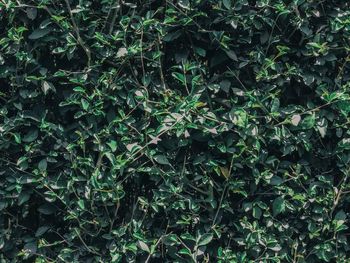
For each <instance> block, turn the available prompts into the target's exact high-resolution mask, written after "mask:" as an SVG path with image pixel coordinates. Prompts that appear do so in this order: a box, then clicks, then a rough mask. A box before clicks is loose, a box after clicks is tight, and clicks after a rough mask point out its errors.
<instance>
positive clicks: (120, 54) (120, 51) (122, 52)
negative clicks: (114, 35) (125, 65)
mask: <svg viewBox="0 0 350 263" xmlns="http://www.w3.org/2000/svg"><path fill="white" fill-rule="evenodd" d="M127 54H128V50H127V49H126V48H125V47H121V48H119V49H118V52H117V58H121V57H125V56H126V55H127Z"/></svg>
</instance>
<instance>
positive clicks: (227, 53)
mask: <svg viewBox="0 0 350 263" xmlns="http://www.w3.org/2000/svg"><path fill="white" fill-rule="evenodd" d="M225 52H226V55H227V56H228V57H229V58H230V59H232V60H233V61H238V58H237V55H236V53H235V52H234V51H233V50H225Z"/></svg>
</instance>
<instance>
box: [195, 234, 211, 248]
mask: <svg viewBox="0 0 350 263" xmlns="http://www.w3.org/2000/svg"><path fill="white" fill-rule="evenodd" d="M212 239H213V234H211V233H205V234H204V235H202V236H201V237H200V238H199V240H198V246H199V247H200V246H205V245H207V244H209V243H210V241H211V240H212Z"/></svg>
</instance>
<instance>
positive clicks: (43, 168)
mask: <svg viewBox="0 0 350 263" xmlns="http://www.w3.org/2000/svg"><path fill="white" fill-rule="evenodd" d="M38 168H39V170H40V171H41V172H44V171H46V169H47V161H46V159H42V160H41V161H40V162H39V164H38Z"/></svg>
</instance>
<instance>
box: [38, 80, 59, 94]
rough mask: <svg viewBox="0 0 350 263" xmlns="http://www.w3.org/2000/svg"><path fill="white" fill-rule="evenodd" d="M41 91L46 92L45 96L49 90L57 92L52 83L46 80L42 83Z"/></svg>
mask: <svg viewBox="0 0 350 263" xmlns="http://www.w3.org/2000/svg"><path fill="white" fill-rule="evenodd" d="M41 90H42V91H43V92H44V94H45V95H46V94H47V93H48V92H49V90H52V91H53V92H55V91H56V89H55V86H54V85H53V84H52V83H51V82H48V81H45V80H44V81H43V82H42V85H41Z"/></svg>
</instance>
